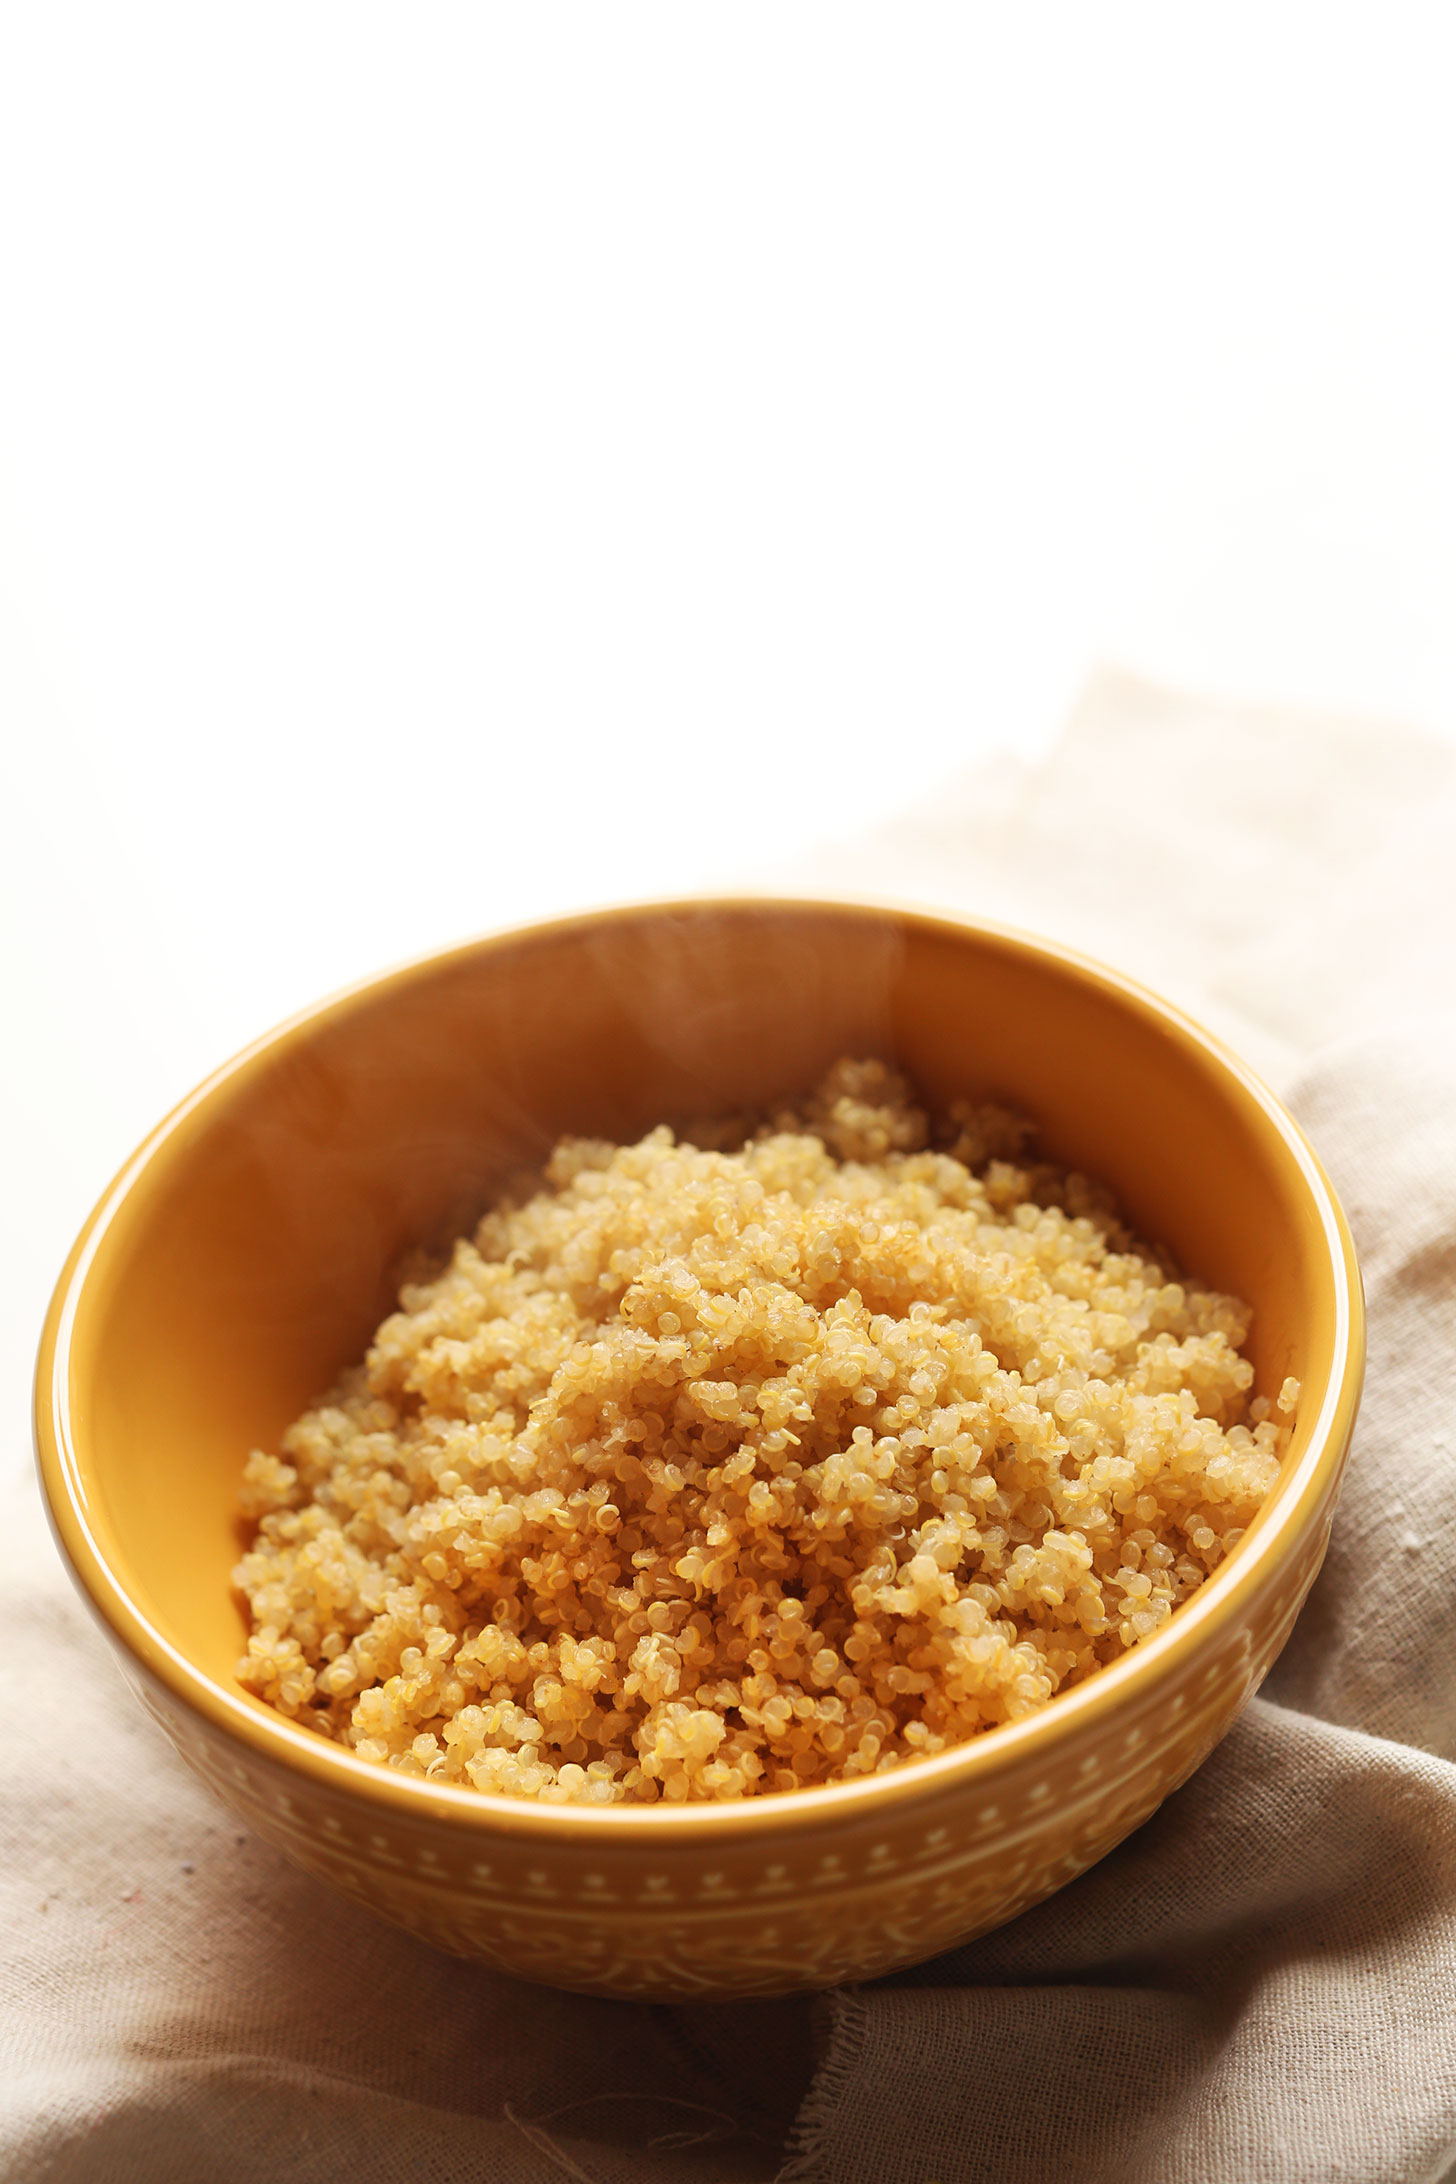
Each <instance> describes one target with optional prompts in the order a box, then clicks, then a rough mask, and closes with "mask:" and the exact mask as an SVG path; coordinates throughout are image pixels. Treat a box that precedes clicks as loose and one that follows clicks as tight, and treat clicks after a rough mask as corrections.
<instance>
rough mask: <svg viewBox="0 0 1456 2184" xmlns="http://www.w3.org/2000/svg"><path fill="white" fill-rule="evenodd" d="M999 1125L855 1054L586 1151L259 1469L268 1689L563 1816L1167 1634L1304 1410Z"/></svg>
mask: <svg viewBox="0 0 1456 2184" xmlns="http://www.w3.org/2000/svg"><path fill="white" fill-rule="evenodd" d="M1030 1136H1031V1133H1030V1130H1029V1127H1028V1125H1027V1124H1026V1123H1025V1122H1023V1121H1022V1120H1020V1119H1018V1118H1017V1117H1016V1116H1014V1115H1012V1114H1010V1113H1009V1112H1007V1111H1005V1110H1002V1109H999V1108H995V1107H979V1108H972V1107H970V1106H968V1105H960V1106H957V1107H955V1108H953V1109H952V1111H951V1113H950V1115H949V1116H948V1117H946V1118H945V1119H944V1121H943V1123H942V1124H941V1126H940V1127H938V1128H936V1127H933V1126H932V1125H931V1123H930V1121H929V1118H928V1117H927V1116H926V1114H925V1113H924V1112H923V1111H922V1110H921V1109H920V1108H919V1107H918V1106H917V1105H916V1104H915V1102H914V1098H913V1095H912V1092H911V1089H910V1087H909V1086H908V1085H907V1083H906V1082H905V1081H904V1079H903V1078H901V1077H900V1076H898V1075H897V1074H896V1073H895V1072H894V1071H893V1070H891V1069H889V1068H888V1067H887V1066H886V1065H885V1064H884V1063H882V1062H878V1061H843V1062H840V1063H838V1064H837V1065H836V1066H835V1068H834V1069H832V1070H831V1071H830V1073H829V1075H828V1077H827V1078H826V1079H825V1081H824V1083H823V1084H822V1085H821V1086H820V1087H819V1089H818V1091H817V1092H816V1093H815V1095H814V1096H813V1098H812V1099H810V1100H808V1101H807V1102H806V1103H804V1105H803V1106H802V1108H801V1109H800V1110H798V1111H795V1112H787V1113H783V1114H778V1115H775V1116H773V1117H772V1118H770V1120H769V1121H767V1122H766V1123H763V1124H761V1125H758V1126H754V1125H752V1124H742V1123H740V1124H739V1125H738V1126H736V1127H734V1126H725V1125H722V1124H718V1125H714V1126H711V1127H703V1128H699V1129H691V1130H688V1131H686V1132H684V1133H683V1134H682V1135H681V1136H678V1137H674V1135H673V1133H672V1132H671V1131H670V1130H668V1129H666V1128H662V1129H657V1130H653V1131H651V1132H650V1133H649V1134H648V1135H647V1136H646V1137H645V1138H643V1139H642V1141H641V1142H640V1144H636V1145H625V1146H619V1145H609V1144H604V1143H601V1142H599V1141H597V1140H595V1139H585V1138H567V1139H563V1141H562V1142H561V1143H560V1144H559V1145H558V1146H557V1148H556V1151H555V1152H554V1154H553V1155H552V1157H551V1160H550V1162H549V1164H548V1166H547V1168H546V1170H545V1173H544V1179H543V1180H542V1183H541V1187H540V1188H539V1189H537V1190H535V1191H534V1193H533V1194H531V1195H523V1197H522V1200H521V1202H519V1203H508V1204H505V1205H503V1206H501V1207H500V1208H498V1209H497V1210H496V1211H494V1212H492V1213H489V1214H487V1215H486V1217H485V1219H484V1220H483V1221H482V1222H481V1224H480V1226H479V1228H478V1229H477V1230H476V1232H475V1235H474V1237H473V1238H470V1239H467V1240H462V1241H461V1242H460V1243H458V1244H457V1245H456V1246H455V1250H454V1255H453V1257H452V1258H451V1260H450V1263H449V1265H448V1267H447V1268H446V1270H445V1271H444V1272H443V1273H442V1274H440V1275H439V1276H438V1278H437V1279H434V1280H431V1281H427V1282H423V1283H421V1284H419V1285H417V1286H412V1287H407V1288H406V1289H405V1290H404V1291H403V1293H402V1296H401V1300H400V1309H399V1310H398V1311H397V1312H395V1313H394V1314H392V1316H391V1317H390V1318H388V1319H387V1320H385V1322H384V1324H383V1325H382V1326H381V1327H380V1329H379V1331H378V1333H377V1334H376V1336H375V1338H374V1342H373V1345H372V1347H371V1349H370V1350H369V1353H368V1356H367V1358H366V1360H365V1362H364V1364H363V1365H362V1366H361V1367H359V1368H358V1369H356V1370H354V1371H351V1372H349V1373H346V1374H345V1376H344V1378H343V1379H342V1380H341V1381H340V1383H339V1384H338V1386H337V1387H336V1388H335V1389H334V1390H333V1391H332V1392H331V1393H330V1395H329V1396H328V1397H327V1398H326V1399H325V1400H324V1401H323V1402H322V1403H320V1404H319V1405H318V1407H317V1408H316V1409H313V1410H310V1411H308V1412H307V1413H306V1414H305V1415H304V1416H303V1417H302V1418H300V1419H299V1420H298V1422H297V1424H296V1425H294V1426H292V1427H290V1428H289V1430H288V1432H287V1433H285V1434H284V1436H283V1439H282V1444H281V1454H279V1455H269V1454H264V1453H261V1452H259V1453H256V1454H254V1455H253V1456H252V1457H251V1458H250V1459H249V1462H248V1466H247V1472H246V1479H245V1486H244V1510H245V1513H246V1515H247V1516H248V1517H249V1518H252V1519H256V1520H257V1524H258V1529H257V1537H256V1541H255V1544H254V1545H253V1547H252V1549H251V1551H250V1552H249V1553H248V1554H246V1555H245V1556H244V1557H243V1559H242V1561H241V1562H240V1563H239V1564H238V1567H237V1571H236V1581H237V1584H238V1585H239V1587H240V1588H241V1590H242V1592H243V1593H244V1594H245V1595H246V1598H247V1602H248V1606H249V1609H250V1611H251V1617H252V1626H253V1635H252V1637H251V1638H250V1640H249V1642H248V1651H247V1655H246V1657H245V1659H244V1660H243V1661H242V1663H241V1664H240V1668H239V1674H240V1676H241V1678H242V1680H243V1682H244V1683H245V1684H246V1685H247V1686H248V1688H249V1689H250V1690H252V1691H254V1692H256V1693H257V1694H258V1695H259V1696H260V1697H261V1698H263V1699H265V1700H267V1701H268V1702H269V1703H270V1704H272V1705H273V1706H276V1707H277V1708H278V1709H279V1710H280V1711H281V1712H282V1713H284V1714H286V1715H288V1716H289V1717H290V1718H292V1719H293V1720H295V1721H299V1722H303V1723H306V1724H307V1725H308V1726H310V1727H312V1728H314V1729H317V1730H319V1731H321V1732H322V1733H323V1734H324V1735H326V1736H329V1737H333V1738H336V1739H337V1740H338V1741H339V1742H341V1743H343V1744H346V1745H349V1746H351V1747H352V1748H353V1750H355V1751H356V1752H358V1753H359V1754H360V1756H361V1757H363V1758H365V1759H369V1760H373V1761H377V1762H378V1763H379V1764H381V1765H384V1766H389V1767H394V1768H397V1769H399V1770H400V1771H402V1772H404V1773H407V1774H415V1775H426V1776H429V1777H430V1778H431V1779H432V1780H435V1781H441V1782H455V1783H460V1784H463V1785H467V1786H469V1785H473V1786H474V1787H475V1788H476V1789H478V1790H488V1791H492V1792H495V1793H497V1794H504V1795H507V1796H513V1797H535V1798H542V1799H547V1800H552V1801H556V1802H562V1801H572V1802H575V1803H595V1804H610V1803H617V1802H621V1801H624V1800H625V1801H630V1802H637V1803H644V1802H647V1803H650V1802H653V1801H656V1800H658V1799H663V1798H666V1799H668V1800H669V1801H679V1802H680V1801H682V1800H684V1799H704V1798H734V1797H747V1796H757V1795H761V1794H763V1793H765V1792H770V1791H775V1790H793V1789H800V1788H803V1787H805V1786H806V1785H810V1784H817V1783H831V1782H848V1781H853V1780H855V1779H856V1778H857V1777H859V1776H862V1775H869V1774H877V1773H883V1772H884V1771H885V1770H886V1769H888V1768H893V1767H898V1766H901V1765H903V1764H904V1763H905V1762H906V1761H908V1760H913V1759H916V1758H919V1757H922V1756H924V1755H926V1754H928V1753H933V1752H940V1751H944V1750H945V1749H946V1747H947V1746H949V1745H955V1744H959V1743H961V1742H963V1741H964V1740H965V1739H966V1738H968V1737H973V1736H975V1735H977V1734H978V1733H979V1732H980V1731H981V1730H983V1729H987V1728H990V1727H992V1726H993V1725H994V1724H996V1723H998V1722H1005V1721H1015V1720H1017V1719H1019V1718H1021V1717H1022V1716H1024V1715H1027V1714H1030V1713H1033V1712H1035V1711H1036V1709H1037V1708H1039V1707H1042V1706H1045V1705H1046V1704H1047V1702H1048V1701H1049V1700H1050V1699H1051V1698H1052V1696H1053V1695H1054V1694H1055V1693H1056V1692H1058V1691H1062V1690H1065V1689H1066V1688H1067V1687H1068V1686H1069V1685H1071V1684H1074V1683H1077V1682H1079V1681H1080V1680H1081V1679H1082V1678H1083V1677H1086V1676H1089V1675H1091V1674H1092V1673H1093V1672H1094V1670H1096V1669H1097V1668H1098V1667H1100V1666H1101V1665H1102V1664H1103V1663H1105V1662H1109V1661H1114V1660H1116V1659H1118V1658H1119V1656H1120V1655H1121V1654H1122V1653H1123V1652H1124V1651H1125V1650H1126V1649H1127V1648H1128V1647H1130V1646H1134V1645H1136V1644H1138V1643H1139V1641H1140V1640H1142V1639H1144V1638H1147V1637H1149V1636H1150V1635H1151V1634H1152V1633H1153V1632H1154V1631H1156V1630H1157V1629H1159V1628H1160V1626H1161V1625H1162V1624H1163V1623H1165V1622H1166V1621H1167V1619H1168V1617H1169V1616H1170V1615H1171V1614H1172V1613H1173V1612H1174V1610H1175V1609H1176V1608H1177V1607H1178V1605H1179V1603H1180V1602H1182V1601H1184V1600H1186V1599H1187V1598H1188V1597H1189V1595H1190V1594H1191V1593H1192V1592H1194V1591H1195V1590H1196V1589H1197V1587H1198V1586H1199V1585H1201V1584H1202V1583H1203V1581H1204V1579H1205V1578H1206V1577H1207V1575H1208V1574H1209V1572H1210V1571H1211V1570H1213V1569H1215V1568H1216V1567H1217V1565H1218V1564H1219V1562H1221V1561H1222V1559H1223V1557H1224V1556H1225V1555H1226V1554H1227V1553H1228V1552H1229V1550H1230V1549H1231V1548H1232V1547H1233V1546H1234V1544H1235V1542H1236V1541H1237V1540H1238V1539H1239V1538H1240V1536H1241V1534H1242V1533H1243V1531H1244V1529H1245V1527H1246V1526H1247V1525H1248V1523H1249V1520H1250V1519H1251V1517H1252V1516H1253V1515H1254V1512H1255V1511H1256V1510H1257V1508H1258V1507H1259V1504H1260V1502H1261V1501H1262V1500H1263V1498H1264V1496H1265V1495H1266V1494H1267V1493H1268V1491H1269V1489H1270V1487H1271V1486H1272V1485H1273V1483H1274V1479H1275V1475H1276V1473H1277V1470H1278V1467H1279V1461H1280V1457H1281V1454H1282V1452H1283V1450H1284V1448H1285V1446H1286V1444H1287V1440H1288V1435H1289V1425H1290V1421H1291V1419H1292V1416H1293V1412H1294V1407H1295V1404H1296V1402H1297V1400H1298V1394H1299V1389H1298V1384H1297V1383H1296V1382H1295V1381H1292V1380H1289V1381H1286V1382H1285V1384H1284V1386H1283V1388H1282V1389H1281V1391H1280V1393H1279V1396H1278V1398H1277V1401H1276V1402H1275V1403H1274V1404H1272V1405H1271V1404H1270V1403H1269V1402H1268V1401H1267V1400H1262V1399H1261V1400H1254V1401H1250V1400H1249V1391H1250V1387H1251V1384H1252V1379H1253V1370H1252V1367H1251V1366H1250V1365H1249V1363H1248V1361H1247V1360H1246V1359H1245V1358H1243V1357H1242V1356H1241V1355H1240V1349H1239V1346H1240V1344H1241V1343H1242V1342H1243V1340H1244V1339H1245V1336H1246V1334H1247V1331H1248V1324H1249V1312H1248V1309H1247V1307H1246V1306H1244V1305H1243V1304H1241V1303H1240V1302H1239V1301H1238V1299H1237V1298H1235V1297H1229V1296H1222V1295H1220V1294H1218V1293H1217V1292H1216V1291H1214V1290H1211V1289H1208V1288H1205V1287H1204V1286H1203V1285H1202V1284H1201V1283H1200V1282H1197V1281H1195V1280H1176V1279H1174V1278H1173V1275H1172V1272H1171V1270H1170V1268H1169V1266H1168V1264H1167V1263H1166V1261H1165V1259H1164V1258H1162V1257H1160V1256H1159V1255H1157V1254H1156V1253H1155V1252H1154V1251H1153V1250H1151V1249H1150V1248H1149V1246H1147V1245H1146V1244H1141V1243H1139V1242H1137V1241H1136V1239H1134V1238H1133V1237H1131V1236H1130V1235H1129V1234H1128V1233H1127V1231H1126V1230H1125V1229H1124V1228H1123V1227H1122V1226H1121V1225H1120V1224H1119V1222H1118V1220H1117V1218H1116V1216H1115V1213H1114V1211H1113V1209H1112V1207H1111V1205H1110V1203H1109V1201H1108V1199H1107V1197H1106V1195H1105V1193H1103V1192H1101V1191H1100V1190H1098V1189H1097V1187H1096V1186H1094V1185H1093V1184H1091V1183H1089V1182H1088V1181H1087V1180H1086V1179H1085V1178H1083V1177H1081V1176H1078V1175H1073V1174H1066V1173H1062V1172H1060V1171H1057V1170H1055V1169H1053V1168H1050V1167H1048V1166H1046V1165H1044V1164H1041V1163H1038V1162H1036V1161H1034V1160H1031V1159H1029V1158H1028V1157H1027V1148H1028V1145H1029V1142H1030Z"/></svg>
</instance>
